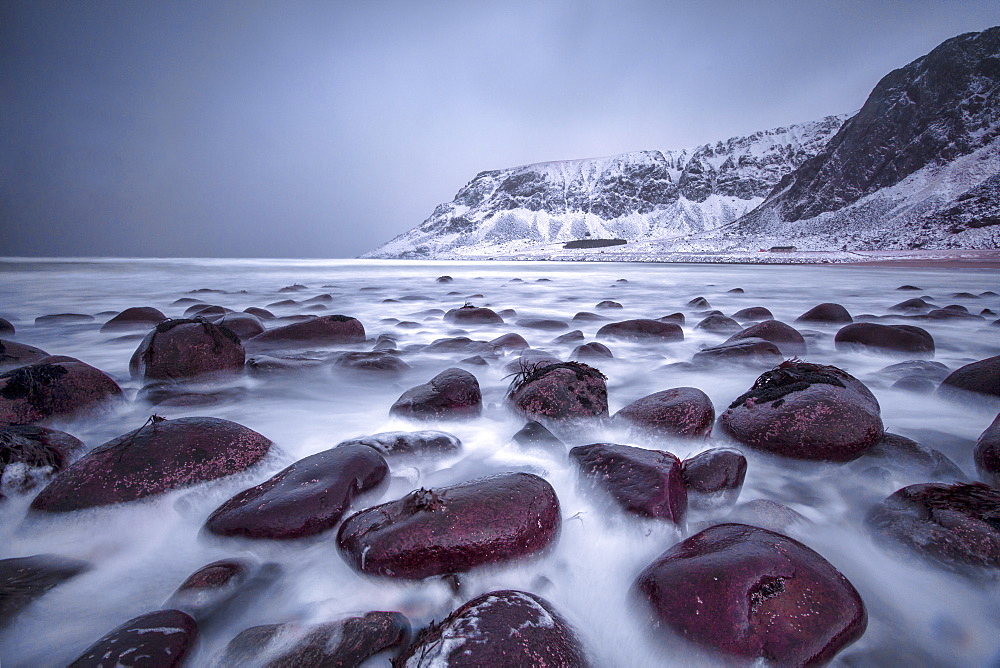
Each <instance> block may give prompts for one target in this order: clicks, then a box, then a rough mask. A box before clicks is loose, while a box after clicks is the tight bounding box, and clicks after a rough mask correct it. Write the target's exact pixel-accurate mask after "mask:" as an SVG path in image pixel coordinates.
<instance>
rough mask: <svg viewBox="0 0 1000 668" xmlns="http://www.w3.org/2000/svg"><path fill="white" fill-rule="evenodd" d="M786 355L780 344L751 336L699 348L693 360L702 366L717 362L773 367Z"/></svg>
mask: <svg viewBox="0 0 1000 668" xmlns="http://www.w3.org/2000/svg"><path fill="white" fill-rule="evenodd" d="M784 359H785V356H784V355H782V354H781V351H780V350H779V349H778V346H777V345H775V344H774V343H772V342H771V341H765V340H764V339H758V338H749V339H737V340H735V341H726V342H725V343H721V344H719V345H717V346H712V347H710V348H704V349H702V350H699V351H698V352H696V353H695V354H694V356H693V357H692V358H691V362H692V363H694V364H696V365H700V366H713V365H716V364H725V363H731V364H740V365H743V366H749V367H756V368H761V367H765V368H766V367H772V366H774V365H776V364H781V361H782V360H784Z"/></svg>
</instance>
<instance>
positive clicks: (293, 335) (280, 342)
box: [247, 315, 365, 350]
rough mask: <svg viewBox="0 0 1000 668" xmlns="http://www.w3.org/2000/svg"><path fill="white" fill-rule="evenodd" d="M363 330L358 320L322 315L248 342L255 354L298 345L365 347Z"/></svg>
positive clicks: (271, 330)
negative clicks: (359, 344)
mask: <svg viewBox="0 0 1000 668" xmlns="http://www.w3.org/2000/svg"><path fill="white" fill-rule="evenodd" d="M364 341H365V328H364V325H362V324H361V323H360V322H359V321H358V319H357V318H352V317H351V316H347V315H324V316H317V317H310V318H309V319H307V320H303V321H302V322H293V323H292V324H290V325H285V326H284V327H276V328H274V329H269V330H268V331H266V332H264V333H263V334H258V335H257V336H255V337H253V338H252V339H250V340H249V341H248V342H247V345H248V346H250V347H252V348H253V349H254V350H257V349H263V348H270V347H277V348H281V347H289V346H292V347H294V346H301V345H317V346H331V345H336V344H340V343H364Z"/></svg>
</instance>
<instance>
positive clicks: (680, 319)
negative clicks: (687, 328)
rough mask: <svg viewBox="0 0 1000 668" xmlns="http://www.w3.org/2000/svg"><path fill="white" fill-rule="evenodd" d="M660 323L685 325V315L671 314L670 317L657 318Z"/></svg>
mask: <svg viewBox="0 0 1000 668" xmlns="http://www.w3.org/2000/svg"><path fill="white" fill-rule="evenodd" d="M657 320H659V321H660V322H672V323H674V324H677V325H683V324H684V314H683V313H671V314H670V315H665V316H663V317H660V318H657Z"/></svg>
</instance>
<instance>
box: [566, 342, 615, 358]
mask: <svg viewBox="0 0 1000 668" xmlns="http://www.w3.org/2000/svg"><path fill="white" fill-rule="evenodd" d="M570 358H571V359H574V360H581V361H583V360H597V361H601V360H609V359H612V358H614V354H612V352H611V349H610V348H608V347H607V346H606V345H604V344H603V343H599V342H597V341H591V342H590V343H584V344H583V345H579V346H577V347H576V348H574V349H573V352H572V353H570Z"/></svg>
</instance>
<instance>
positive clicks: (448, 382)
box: [389, 367, 483, 420]
mask: <svg viewBox="0 0 1000 668" xmlns="http://www.w3.org/2000/svg"><path fill="white" fill-rule="evenodd" d="M482 410H483V394H482V392H481V391H480V389H479V381H478V380H476V377H475V376H473V375H472V374H471V373H469V372H468V371H465V370H464V369H457V368H454V367H452V368H450V369H445V370H444V371H442V372H441V373H439V374H438V375H436V376H434V377H433V378H431V379H430V381H428V382H426V383H424V384H423V385H417V386H416V387H411V388H410V389H408V390H407V391H406V392H403V394H402V395H401V396H400V397H399V399H397V400H396V403H394V404H393V405H392V407H391V408H390V409H389V412H390V413H391V414H392V415H398V416H400V417H408V418H413V419H419V420H433V419H448V420H450V419H461V418H469V417H478V416H479V414H480V413H481V412H482Z"/></svg>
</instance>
